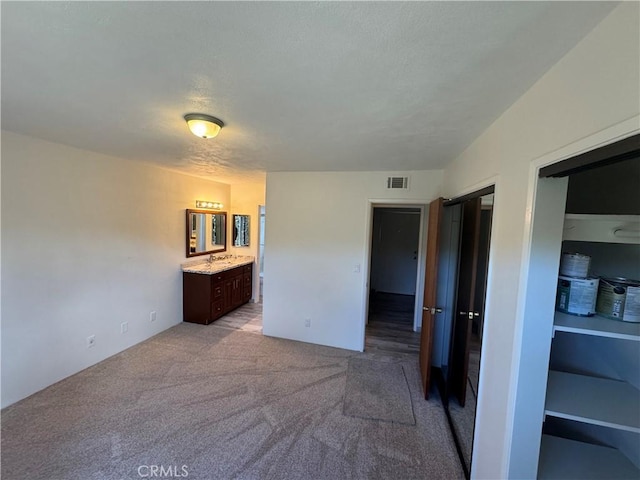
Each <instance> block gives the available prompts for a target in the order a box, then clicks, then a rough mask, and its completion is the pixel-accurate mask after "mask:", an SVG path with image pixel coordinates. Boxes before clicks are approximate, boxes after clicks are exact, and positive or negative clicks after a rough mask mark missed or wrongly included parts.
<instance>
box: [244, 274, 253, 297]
mask: <svg viewBox="0 0 640 480" xmlns="http://www.w3.org/2000/svg"><path fill="white" fill-rule="evenodd" d="M242 278H243V280H242V301H243V302H248V301H249V300H251V296H252V294H253V291H252V290H253V283H252V281H251V274H250V273H245V274H244V275H243V277H242Z"/></svg>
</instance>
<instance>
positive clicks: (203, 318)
mask: <svg viewBox="0 0 640 480" xmlns="http://www.w3.org/2000/svg"><path fill="white" fill-rule="evenodd" d="M182 279H183V284H182V310H183V320H184V321H185V322H190V323H201V324H203V325H208V324H209V323H211V322H213V321H214V320H217V319H218V318H220V317H221V316H223V315H224V314H226V313H228V312H230V311H231V310H234V309H236V308H238V307H239V306H240V305H243V304H245V303H247V302H248V301H249V300H251V296H252V291H253V264H248V265H241V266H239V267H236V268H232V269H230V270H226V271H224V272H220V273H214V274H213V275H207V274H203V273H190V272H183V273H182Z"/></svg>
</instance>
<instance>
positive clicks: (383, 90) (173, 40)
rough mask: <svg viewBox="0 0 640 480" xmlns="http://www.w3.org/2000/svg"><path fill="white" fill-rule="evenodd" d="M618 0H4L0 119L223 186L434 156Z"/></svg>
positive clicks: (384, 166)
mask: <svg viewBox="0 0 640 480" xmlns="http://www.w3.org/2000/svg"><path fill="white" fill-rule="evenodd" d="M615 5H616V4H615V3H611V2H604V3H597V2H584V3H583V2H566V3H565V2H406V3H405V2H388V3H379V2H354V3H351V2H327V3H316V2H313V3H311V2H282V3H275V2H229V3H227V2H224V3H222V2H72V3H67V2H15V3H14V2H5V1H3V2H2V3H1V9H2V11H1V15H2V17H1V18H2V31H1V35H2V38H1V39H2V128H3V129H5V130H9V131H13V132H17V133H22V134H26V135H31V136H34V137H39V138H43V139H46V140H51V141H54V142H58V143H62V144H66V145H71V146H75V147H79V148H83V149H87V150H91V151H95V152H100V153H105V154H109V155H115V156H118V157H122V158H127V159H132V160H139V161H146V162H155V163H158V164H160V165H163V166H165V167H168V168H172V169H178V170H182V171H184V172H187V173H192V174H196V175H200V176H205V177H209V178H212V179H216V180H219V181H226V182H233V181H238V180H239V179H242V178H244V179H249V178H260V177H261V174H260V173H258V172H264V171H287V170H290V171H340V170H352V171H366V170H395V171H403V170H412V169H417V170H421V169H429V168H441V167H443V166H444V165H445V164H446V163H447V162H448V161H450V160H451V159H453V158H455V157H456V156H457V155H458V154H459V153H460V152H461V151H462V150H463V149H464V148H465V147H467V146H468V145H469V144H470V143H471V142H472V141H473V140H474V139H475V138H476V137H477V136H478V135H479V134H480V133H482V131H484V130H485V129H486V128H487V127H488V126H489V125H490V124H491V123H492V122H493V121H494V120H495V119H496V118H497V117H498V116H499V115H500V114H501V113H502V112H503V111H504V110H505V109H506V108H508V107H509V105H511V104H512V103H513V102H514V101H515V100H516V99H517V98H518V97H520V96H521V95H522V94H523V93H524V92H525V91H526V90H527V89H528V88H529V87H530V86H531V85H532V84H533V83H534V82H535V81H536V80H537V79H538V78H540V76H542V75H543V74H544V73H545V72H546V71H547V70H548V69H549V68H550V67H551V66H552V65H553V64H554V63H556V62H557V61H558V60H559V59H560V58H561V57H562V56H563V55H564V54H565V53H566V52H567V51H569V50H570V49H571V48H572V47H573V46H574V45H575V44H576V43H578V41H579V40H580V39H581V38H583V37H584V36H585V35H586V34H587V33H588V32H589V31H590V30H591V29H592V28H593V27H594V26H595V25H596V24H597V23H598V22H599V21H600V20H601V19H602V18H604V17H605V16H606V14H607V13H608V12H609V11H611V10H612V9H613V8H614V7H615ZM189 112H202V113H208V114H210V115H214V116H217V117H219V118H221V119H223V120H224V121H225V122H226V124H227V126H226V127H225V128H224V129H223V130H222V132H221V133H220V135H219V136H218V137H217V138H216V139H214V140H202V139H199V138H197V137H195V136H193V135H191V133H189V131H188V130H187V127H186V124H185V122H184V121H183V119H182V117H183V115H184V114H186V113H189Z"/></svg>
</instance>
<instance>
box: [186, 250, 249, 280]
mask: <svg viewBox="0 0 640 480" xmlns="http://www.w3.org/2000/svg"><path fill="white" fill-rule="evenodd" d="M254 260H255V258H254V257H252V256H250V255H241V256H229V257H227V256H226V255H225V256H222V257H220V258H215V257H214V260H213V262H209V257H205V259H204V260H196V261H191V262H187V263H183V264H182V271H183V272H188V273H201V274H203V275H213V274H214V273H220V272H224V271H226V270H231V269H232V268H236V267H240V266H242V265H248V264H250V263H253V262H254Z"/></svg>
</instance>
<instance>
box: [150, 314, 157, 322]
mask: <svg viewBox="0 0 640 480" xmlns="http://www.w3.org/2000/svg"><path fill="white" fill-rule="evenodd" d="M149 320H150V321H152V322H155V321H156V312H151V313H150V314H149Z"/></svg>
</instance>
